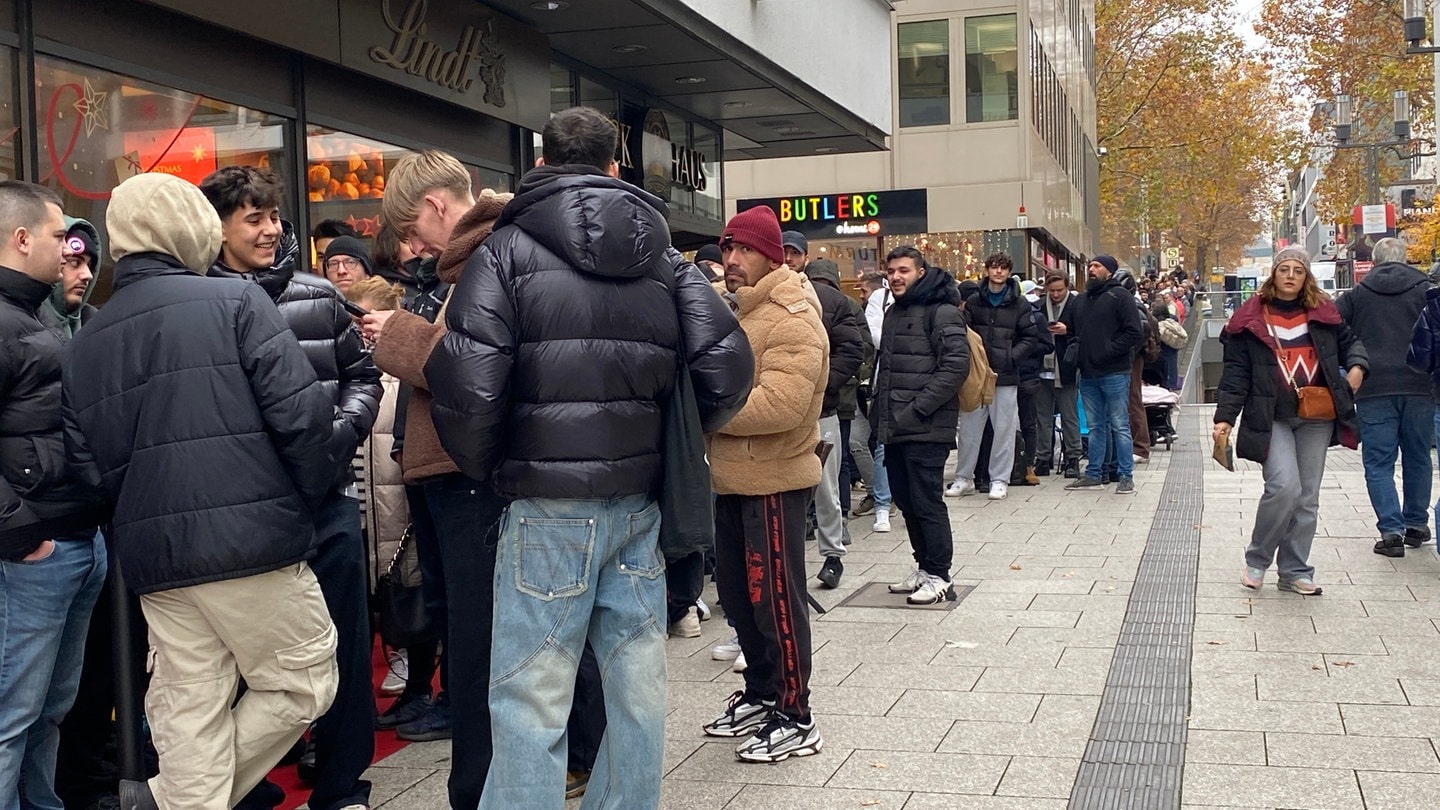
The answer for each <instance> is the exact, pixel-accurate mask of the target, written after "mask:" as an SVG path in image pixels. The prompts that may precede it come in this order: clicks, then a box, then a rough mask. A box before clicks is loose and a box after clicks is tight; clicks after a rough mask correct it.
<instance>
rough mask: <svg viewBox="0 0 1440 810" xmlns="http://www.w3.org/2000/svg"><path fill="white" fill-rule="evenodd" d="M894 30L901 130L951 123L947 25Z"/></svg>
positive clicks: (933, 22) (910, 25)
mask: <svg viewBox="0 0 1440 810" xmlns="http://www.w3.org/2000/svg"><path fill="white" fill-rule="evenodd" d="M1011 19H1012V20H1013V19H1014V18H1013V16H1012V18H1011ZM897 29H898V36H899V40H900V42H899V44H900V62H899V66H898V69H897V70H896V75H897V76H898V77H899V81H900V126H902V127H925V126H935V125H938V124H948V123H950V22H949V21H948V20H930V21H926V22H913V23H901V24H900V25H899V26H897ZM1012 39H1013V37H1012Z"/></svg>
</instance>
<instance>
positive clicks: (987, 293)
mask: <svg viewBox="0 0 1440 810" xmlns="http://www.w3.org/2000/svg"><path fill="white" fill-rule="evenodd" d="M1013 268H1014V264H1013V263H1012V262H1011V260H1010V257H1009V256H1007V255H1005V254H1004V253H994V254H991V255H990V256H989V257H988V258H987V259H985V275H986V279H987V283H985V284H982V285H981V286H980V291H979V292H977V293H975V294H974V295H972V296H970V298H969V300H967V301H966V302H965V325H966V326H968V327H969V328H971V329H974V330H975V331H976V332H978V333H979V334H980V337H981V338H982V339H983V340H984V342H985V353H986V355H987V356H988V357H989V359H990V368H992V369H994V371H995V373H996V374H997V375H999V377H998V379H996V380H995V401H994V402H992V403H991V404H989V405H982V406H981V407H979V408H976V409H975V410H973V411H970V412H968V413H963V414H961V415H960V428H959V433H958V435H957V441H956V444H958V445H959V447H960V461H959V466H958V467H957V471H956V477H955V483H954V484H951V485H950V488H949V489H948V490H946V492H945V494H946V495H952V496H963V495H971V494H973V493H974V492H975V483H974V482H973V481H972V480H971V479H970V477H969V476H970V472H971V470H974V469H975V462H976V460H977V459H978V458H979V456H980V440H981V437H982V435H983V433H984V431H985V423H986V422H987V421H988V422H989V423H990V425H991V427H993V428H994V429H995V440H994V443H993V444H992V445H991V446H990V500H992V501H996V500H1001V499H1003V498H1005V497H1006V496H1007V495H1008V494H1009V489H1010V487H1009V483H1008V482H1009V481H1010V472H1011V469H1010V468H1011V466H1012V465H1013V464H1014V462H1015V434H1016V433H1017V432H1018V431H1019V430H1020V404H1019V399H1020V388H1019V386H1020V366H1021V364H1023V363H1024V362H1025V361H1026V360H1028V359H1030V356H1031V355H1032V354H1034V353H1035V351H1036V350H1037V348H1038V347H1039V344H1040V327H1039V325H1038V324H1037V323H1036V319H1035V308H1034V307H1033V306H1031V305H1030V302H1029V301H1028V300H1026V298H1025V296H1024V295H1022V294H1021V293H1020V282H1019V281H1017V280H1016V279H1015V278H1013V277H1012V276H1011V272H1012V270H1013Z"/></svg>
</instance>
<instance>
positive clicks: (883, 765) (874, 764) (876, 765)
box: [870, 762, 890, 768]
mask: <svg viewBox="0 0 1440 810" xmlns="http://www.w3.org/2000/svg"><path fill="white" fill-rule="evenodd" d="M870 767H872V768H888V767H890V765H889V764H888V763H885V762H872V763H870Z"/></svg>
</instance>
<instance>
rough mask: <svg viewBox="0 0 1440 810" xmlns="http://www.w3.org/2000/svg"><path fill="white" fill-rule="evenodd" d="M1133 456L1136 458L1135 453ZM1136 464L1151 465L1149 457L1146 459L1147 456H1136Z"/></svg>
mask: <svg viewBox="0 0 1440 810" xmlns="http://www.w3.org/2000/svg"><path fill="white" fill-rule="evenodd" d="M1131 455H1132V456H1134V454H1133V453H1132V454H1131ZM1135 463H1136V464H1149V463H1150V459H1149V458H1148V457H1145V456H1135Z"/></svg>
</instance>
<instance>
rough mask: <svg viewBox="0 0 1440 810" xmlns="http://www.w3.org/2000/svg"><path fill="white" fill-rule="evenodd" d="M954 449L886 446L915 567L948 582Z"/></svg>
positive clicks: (937, 445)
mask: <svg viewBox="0 0 1440 810" xmlns="http://www.w3.org/2000/svg"><path fill="white" fill-rule="evenodd" d="M953 449H955V445H953V444H950V443H949V442H905V443H902V444H887V445H885V471H886V472H887V473H889V474H890V494H891V496H892V497H893V498H894V499H895V505H896V506H899V507H900V511H901V512H904V513H905V531H906V532H908V533H909V534H910V548H912V549H914V551H915V564H916V565H918V566H920V570H922V571H924V572H925V573H927V574H934V575H935V576H938V577H943V578H944V579H945V580H946V581H947V582H948V581H949V580H950V563H951V560H952V558H953V557H954V554H955V540H954V537H953V536H952V535H951V533H950V513H949V511H948V510H947V509H946V508H945V460H946V459H947V458H949V456H950V451H951V450H953ZM747 660H748V659H747Z"/></svg>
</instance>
